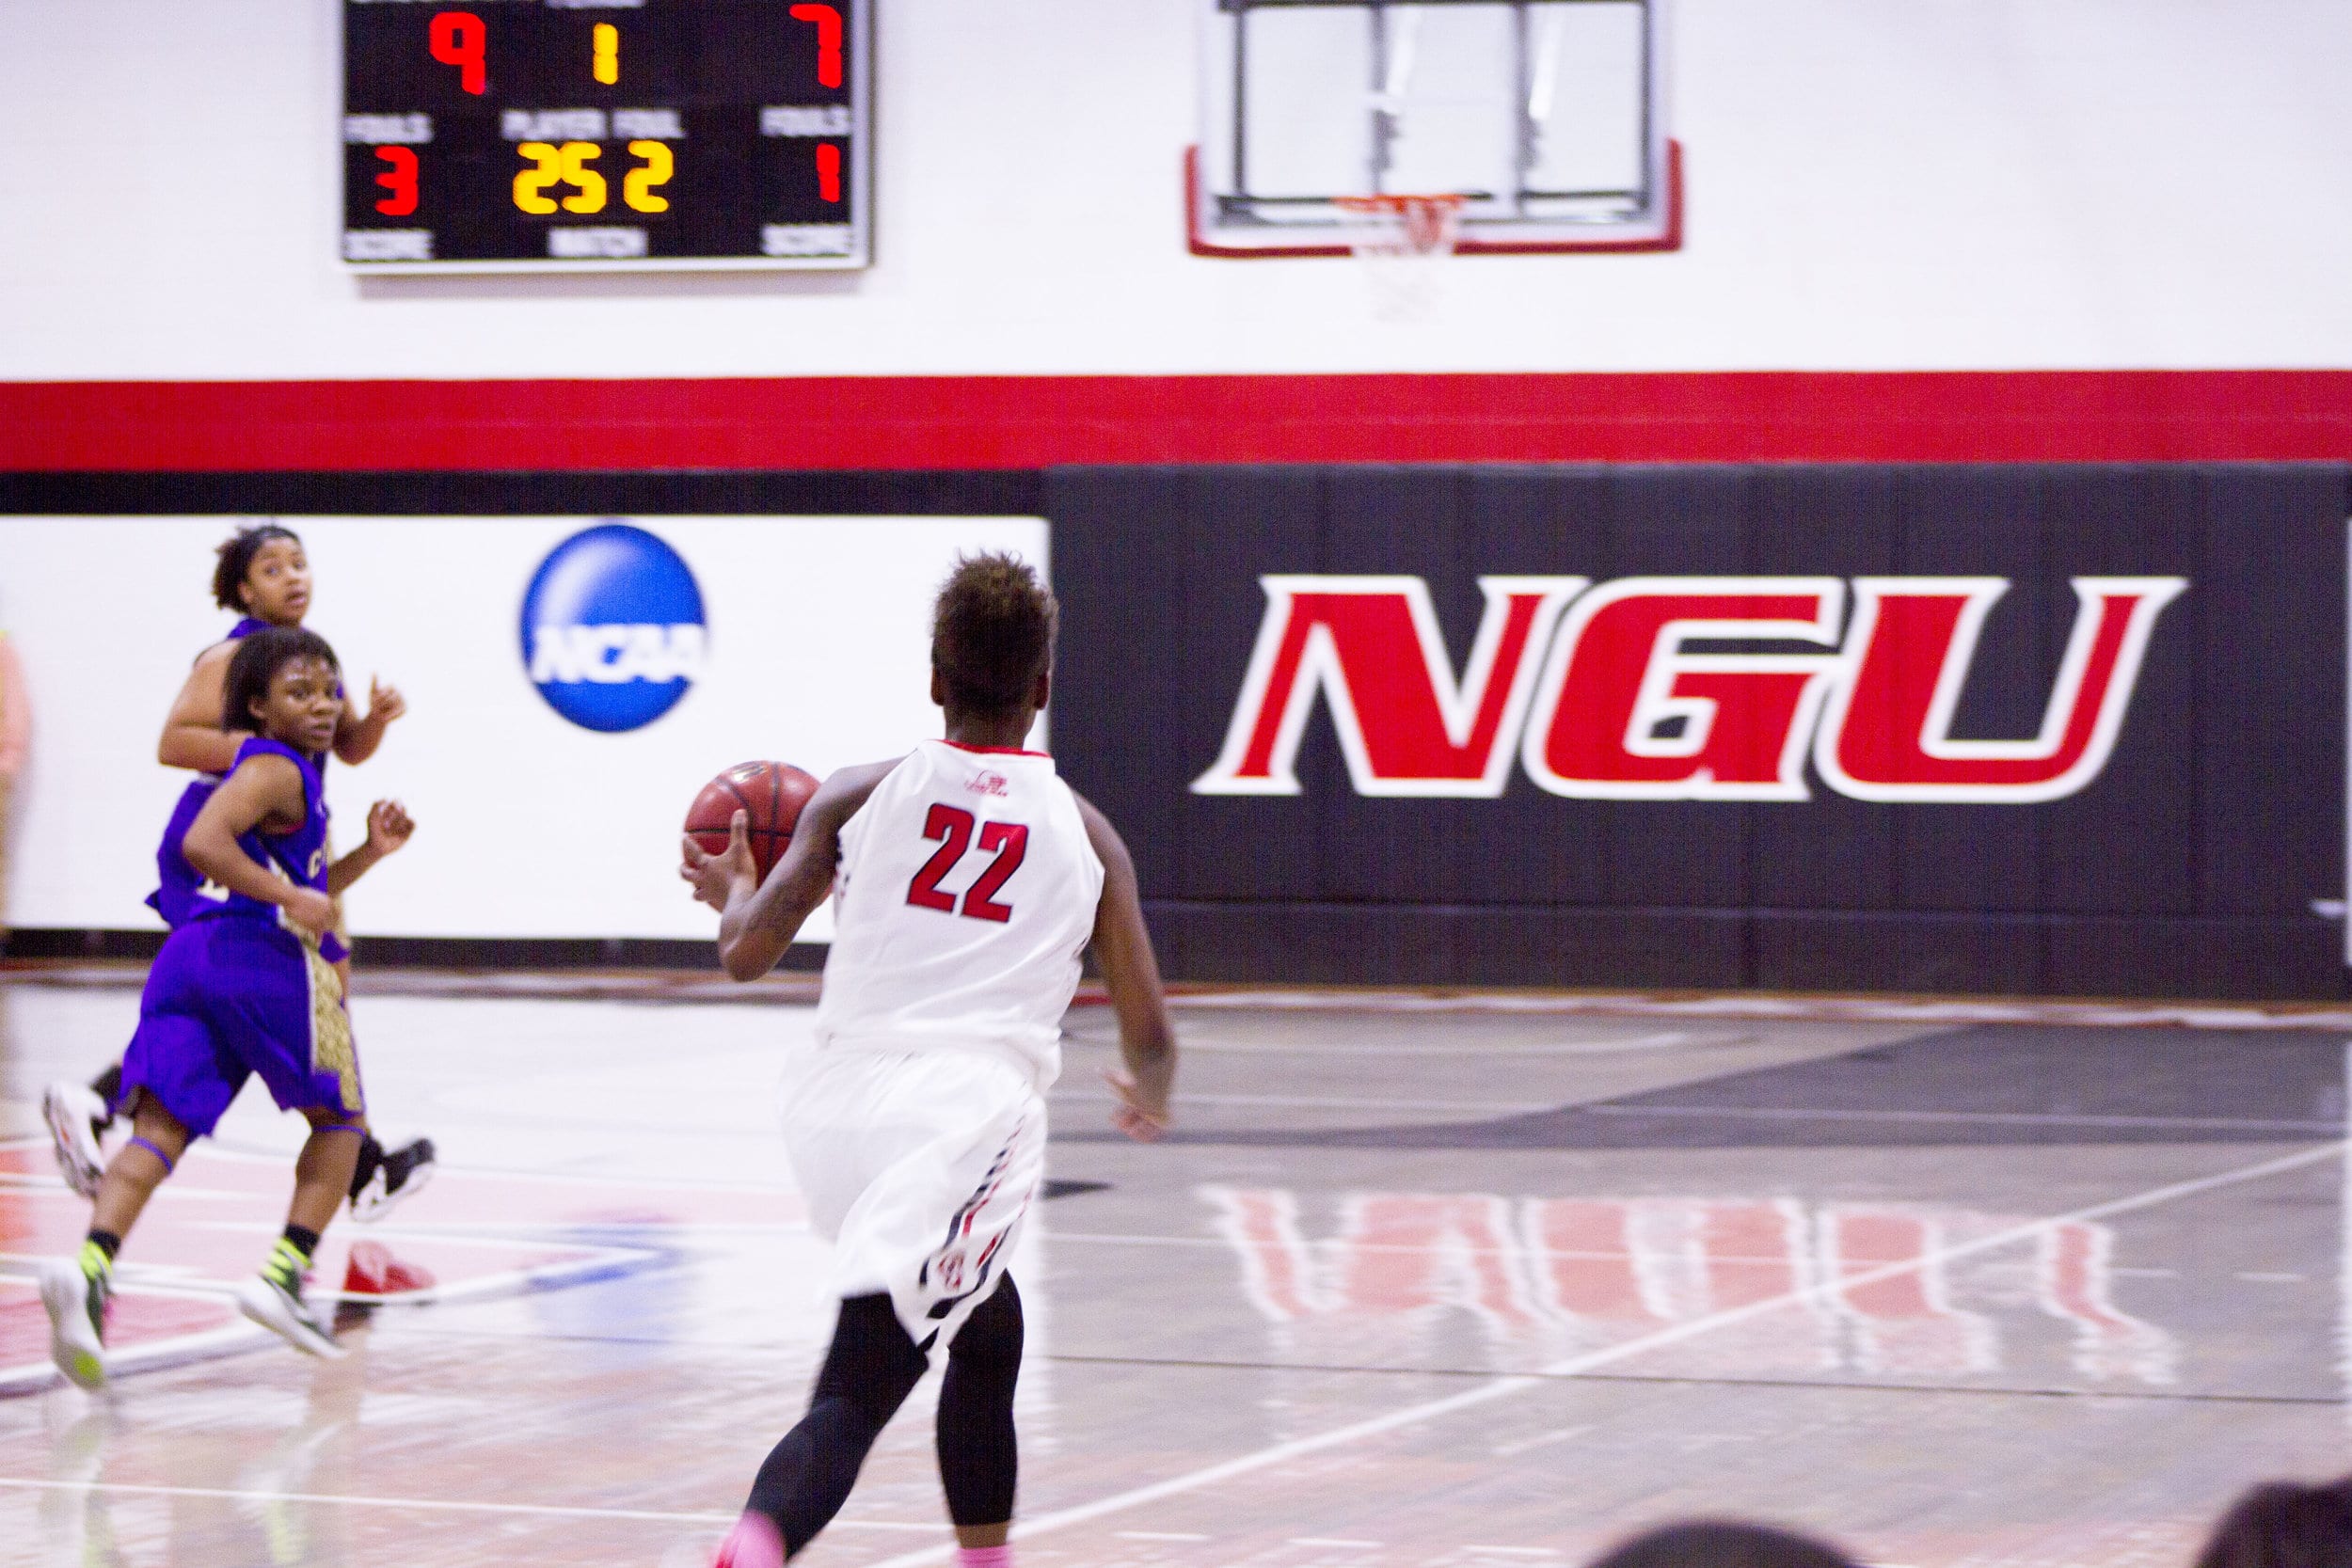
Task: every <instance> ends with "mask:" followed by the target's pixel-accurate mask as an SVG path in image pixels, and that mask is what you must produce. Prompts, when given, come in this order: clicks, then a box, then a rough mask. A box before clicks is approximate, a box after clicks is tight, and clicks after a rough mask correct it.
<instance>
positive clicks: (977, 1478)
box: [938, 1275, 1025, 1525]
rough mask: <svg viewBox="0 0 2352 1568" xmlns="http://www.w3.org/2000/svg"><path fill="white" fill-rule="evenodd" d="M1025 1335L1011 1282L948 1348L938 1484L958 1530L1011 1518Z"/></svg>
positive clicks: (1017, 1466)
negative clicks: (1015, 1413)
mask: <svg viewBox="0 0 2352 1568" xmlns="http://www.w3.org/2000/svg"><path fill="white" fill-rule="evenodd" d="M1024 1337H1025V1327H1024V1324H1023V1322H1022V1316H1021V1292H1020V1291H1018V1290H1016V1289H1015V1288H1014V1286H1013V1283H1012V1277H1011V1276H1010V1275H1007V1276H1006V1277H1005V1280H1004V1283H1002V1284H1000V1285H998V1286H997V1287H996V1290H995V1293H993V1295H991V1296H990V1297H989V1298H988V1299H987V1300H986V1301H984V1302H982V1303H981V1304H980V1305H979V1306H978V1307H976V1308H974V1309H973V1312H972V1316H971V1318H970V1319H969V1320H967V1321H966V1322H965V1323H964V1325H963V1330H962V1332H961V1333H960V1334H958V1335H957V1336H956V1338H955V1341H954V1342H953V1343H952V1344H950V1345H949V1346H948V1348H947V1376H946V1383H945V1384H944V1385H942V1386H941V1388H940V1390H939V1434H938V1444H939V1479H940V1483H941V1485H942V1486H943V1487H944V1488H945V1489H946V1494H947V1516H948V1517H949V1518H950V1519H952V1520H954V1521H955V1522H956V1523H957V1524H959V1525H998V1524H1003V1523H1004V1522H1005V1521H1006V1520H1008V1519H1010V1518H1011V1517H1012V1503H1013V1494H1014V1492H1015V1490H1016V1489H1017V1487H1018V1484H1019V1481H1020V1472H1021V1458H1020V1447H1019V1444H1018V1442H1017V1441H1016V1440H1015V1437H1014V1435H1013V1426H1012V1400H1013V1394H1014V1392H1015V1391H1016V1390H1017V1388H1018V1387H1019V1386H1020V1382H1021V1348H1022V1341H1023V1338H1024Z"/></svg>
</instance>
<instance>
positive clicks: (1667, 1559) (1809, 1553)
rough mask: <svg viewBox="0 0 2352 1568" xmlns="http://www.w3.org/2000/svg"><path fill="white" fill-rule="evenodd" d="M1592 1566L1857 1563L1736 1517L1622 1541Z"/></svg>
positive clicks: (1797, 1567) (1740, 1567)
mask: <svg viewBox="0 0 2352 1568" xmlns="http://www.w3.org/2000/svg"><path fill="white" fill-rule="evenodd" d="M1591 1568H1854V1565H1853V1560H1851V1558H1849V1557H1847V1556H1846V1555H1845V1554H1844V1553H1843V1552H1840V1551H1839V1550H1837V1548H1836V1547H1835V1546H1831V1545H1829V1544H1826V1543H1823V1542H1820V1541H1816V1540H1814V1539H1813V1538H1812V1537H1810V1536H1805V1535H1797V1534H1793V1533H1791V1532H1790V1531H1788V1530H1781V1529H1773V1528H1771V1527H1769V1526H1765V1525H1750V1524H1744V1523H1742V1522H1740V1521H1739V1520H1735V1519H1694V1520H1692V1521H1691V1522H1689V1523H1688V1524H1680V1525H1666V1526H1663V1527H1661V1528H1658V1529H1654V1530H1650V1531H1648V1532H1646V1533H1645V1534H1642V1535H1637V1536H1635V1537H1634V1538H1633V1539H1632V1540H1630V1541H1627V1542H1623V1543H1620V1544H1618V1545H1617V1546H1616V1547H1615V1548H1614V1549H1613V1550H1612V1551H1610V1552H1609V1553H1608V1555H1606V1556H1605V1557H1601V1558H1598V1559H1596V1560H1594V1562H1593V1563H1592V1565H1591Z"/></svg>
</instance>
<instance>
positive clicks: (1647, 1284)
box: [1200, 1186, 2179, 1384]
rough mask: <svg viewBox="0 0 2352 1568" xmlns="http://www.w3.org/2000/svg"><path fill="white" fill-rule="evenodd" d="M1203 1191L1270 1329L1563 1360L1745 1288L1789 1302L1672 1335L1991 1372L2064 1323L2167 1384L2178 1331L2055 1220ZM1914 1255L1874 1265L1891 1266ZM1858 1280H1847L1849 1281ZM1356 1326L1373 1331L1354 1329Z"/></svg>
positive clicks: (1722, 1352) (1766, 1359) (1724, 1202)
mask: <svg viewBox="0 0 2352 1568" xmlns="http://www.w3.org/2000/svg"><path fill="white" fill-rule="evenodd" d="M1200 1193H1201V1196H1202V1197H1203V1198H1204V1199H1205V1200H1206V1201H1207V1202H1208V1203H1209V1205H1210V1206H1211V1208H1212V1209H1213V1210H1214V1211H1215V1212H1216V1226H1217V1229H1218V1232H1219V1233H1220V1234H1221V1235H1222V1236H1223V1237H1224V1238H1225V1239H1226V1241H1227V1242H1228V1243H1231V1244H1232V1248H1233V1250H1234V1252H1235V1254H1236V1256H1237V1258H1238V1260H1239V1262H1240V1265H1241V1275H1242V1285H1243V1290H1244V1292H1245V1294H1247V1295H1248V1298H1249V1300H1250V1302H1251V1304H1252V1305H1253V1306H1255V1307H1257V1309H1258V1311H1259V1312H1260V1313H1261V1314H1262V1315H1263V1316H1264V1317H1265V1318H1266V1319H1267V1320H1268V1321H1270V1322H1272V1323H1278V1324H1280V1325H1282V1326H1283V1332H1284V1334H1285V1335H1286V1336H1288V1337H1290V1338H1293V1339H1294V1340H1296V1339H1311V1338H1314V1337H1315V1336H1316V1335H1317V1334H1318V1333H1319V1332H1321V1331H1323V1330H1326V1329H1327V1330H1329V1331H1331V1332H1332V1333H1333V1336H1334V1343H1333V1349H1334V1351H1335V1352H1337V1351H1340V1350H1341V1349H1343V1347H1344V1346H1346V1345H1351V1344H1352V1345H1354V1346H1356V1347H1357V1349H1358V1351H1359V1353H1360V1352H1361V1351H1362V1350H1364V1349H1367V1348H1370V1349H1374V1350H1377V1349H1378V1348H1380V1344H1379V1341H1380V1338H1381V1336H1382V1334H1383V1332H1384V1331H1388V1332H1390V1333H1392V1334H1393V1336H1394V1338H1395V1339H1396V1341H1397V1342H1396V1343H1395V1344H1394V1345H1393V1346H1392V1347H1391V1348H1393V1349H1395V1350H1397V1351H1400V1352H1401V1351H1406V1350H1409V1349H1414V1348H1416V1347H1421V1348H1425V1347H1426V1345H1427V1343H1428V1341H1429V1340H1430V1338H1432V1337H1433V1336H1434V1335H1435V1334H1437V1333H1438V1331H1439V1325H1441V1324H1442V1323H1444V1322H1445V1321H1446V1320H1447V1319H1448V1318H1449V1316H1450V1315H1452V1314H1454V1313H1467V1314H1469V1315H1470V1317H1471V1318H1472V1319H1473V1320H1474V1321H1475V1322H1476V1323H1478V1324H1479V1326H1480V1330H1481V1332H1483V1333H1484V1335H1485V1336H1486V1338H1487V1339H1488V1340H1489V1341H1490V1342H1491V1343H1492V1344H1493V1345H1494V1347H1495V1348H1496V1349H1497V1350H1508V1351H1513V1352H1525V1351H1528V1350H1531V1349H1532V1350H1535V1351H1537V1352H1539V1353H1541V1354H1575V1353H1577V1352H1581V1351H1587V1350H1595V1349H1599V1348H1602V1347H1605V1346H1608V1345H1612V1344H1615V1343H1619V1342H1622V1341H1625V1340H1629V1339H1635V1338H1641V1337H1642V1336H1644V1335H1646V1334H1650V1333H1654V1332H1657V1331H1658V1330H1661V1329H1663V1328H1668V1327H1671V1326H1673V1325H1676V1324H1679V1323H1693V1322H1696V1321H1698V1320H1700V1319H1704V1318H1708V1317H1710V1316H1713V1315H1715V1314H1718V1313H1723V1312H1727V1311H1730V1310H1733V1309H1736V1308H1740V1307H1750V1306H1754V1305H1756V1304H1758V1303H1763V1302H1770V1301H1774V1300H1779V1299H1782V1298H1787V1297H1792V1296H1793V1297H1797V1298H1798V1299H1796V1300H1792V1301H1790V1302H1789V1303H1788V1307H1786V1309H1785V1310H1777V1311H1766V1312H1762V1313H1759V1314H1758V1315H1757V1316H1756V1317H1753V1318H1750V1319H1746V1320H1744V1321H1740V1322H1735V1323H1727V1324H1726V1325H1725V1326H1724V1327H1723V1328H1722V1329H1720V1330H1718V1331H1716V1332H1712V1333H1709V1334H1706V1335H1703V1336H1700V1337H1698V1338H1693V1339H1691V1340H1689V1341H1687V1342H1685V1343H1682V1344H1679V1345H1676V1346H1674V1347H1672V1348H1671V1349H1670V1350H1665V1351H1661V1353H1660V1354H1661V1355H1670V1356H1671V1357H1673V1359H1674V1364H1675V1365H1676V1366H1677V1367H1685V1368H1692V1367H1694V1368H1696V1369H1699V1370H1707V1371H1709V1372H1714V1373H1719V1374H1724V1375H1735V1376H1740V1375H1744V1376H1773V1375H1796V1374H1801V1373H1806V1372H1816V1373H1818V1372H1835V1371H1851V1372H1863V1373H1870V1374H1874V1375H1880V1376H1911V1377H1955V1376H1962V1375H1966V1374H1970V1373H1982V1372H1994V1371H1999V1370H2003V1369H2004V1365H2005V1354H2004V1328H2005V1327H2007V1328H2009V1329H2010V1334H2009V1336H2008V1338H2009V1340H2010V1347H2011V1353H2010V1359H2014V1358H2015V1355H2014V1347H2015V1344H2016V1341H2017V1340H2019V1339H2021V1338H2025V1332H2024V1330H2025V1325H2026V1323H2029V1322H2032V1321H2035V1320H2037V1319H2038V1320H2040V1321H2044V1322H2049V1321H2054V1322H2056V1323H2058V1324H2059V1325H2061V1326H2062V1327H2063V1328H2064V1329H2065V1330H2066V1331H2067V1333H2068V1353H2067V1355H2068V1361H2069V1363H2070V1365H2071V1367H2072V1369H2073V1370H2074V1373H2075V1374H2076V1375H2078V1376H2081V1377H2084V1378H2089V1379H2093V1380H2101V1381H2105V1380H2112V1379H2126V1380H2130V1381H2133V1382H2137V1383H2141V1384H2167V1383H2170V1382H2171V1381H2173V1379H2174V1377H2175V1375H2176V1368H2177V1363H2178V1359H2179V1347H2178V1344H2177V1342H2176V1340H2175V1339H2174V1337H2173V1336H2172V1335H2171V1334H2170V1333H2169V1332H2168V1331H2166V1330H2164V1329H2162V1328H2159V1327H2157V1326H2155V1325H2154V1324H2153V1323H2146V1322H2143V1321H2142V1320H2140V1319H2138V1318H2135V1317H2133V1316H2132V1315H2131V1314H2129V1313H2127V1312H2125V1311H2123V1310H2122V1308H2120V1307H2117V1306H2116V1304H2115V1298H2114V1277H2115V1276H2114V1272H2113V1256H2114V1235H2113V1232H2112V1231H2111V1230H2110V1229H2109V1228H2108V1227H2106V1226H2104V1225H2098V1224H2090V1223H2084V1222H2079V1221H2064V1222H2058V1223H2053V1224H2051V1225H2049V1226H2046V1227H2042V1229H2040V1230H2039V1231H2037V1232H2036V1233H2035V1235H2034V1236H2033V1237H2032V1238H2031V1239H2030V1240H2029V1241H2021V1242H2020V1243H2017V1244H2016V1245H2015V1246H2002V1247H1995V1248H1993V1249H1991V1250H1989V1251H1985V1252H1980V1253H1976V1254H1972V1255H1969V1256H1965V1257H1961V1258H1946V1257H1944V1256H1942V1255H1943V1254H1944V1253H1945V1252H1946V1251H1947V1249H1950V1248H1953V1247H1955V1246H1959V1245H1962V1244H1964V1243H1969V1242H1971V1241H1973V1240H1976V1239H1978V1238H1980V1237H1984V1236H1989V1235H1993V1234H1995V1233H1997V1232H1999V1231H2001V1230H2004V1229H2008V1228H2010V1227H2014V1226H2016V1225H2018V1224H2019V1223H2020V1221H2019V1220H2018V1218H2017V1217H2015V1216H2012V1215H2004V1214H1993V1213H1987V1212H1981V1211H1979V1210H1973V1209H1961V1208H1953V1207H1948V1206H1942V1205H1934V1204H1911V1203H1885V1204H1871V1203H1823V1204H1807V1203H1805V1202H1803V1201H1801V1200H1799V1199H1795V1198H1786V1197H1783V1198H1677V1197H1643V1198H1534V1197H1521V1198H1513V1197H1502V1196H1494V1195H1491V1194H1480V1193H1469V1194H1422V1193H1360V1192H1359V1193H1347V1194H1343V1195H1341V1196H1339V1197H1338V1198H1337V1199H1336V1201H1335V1205H1334V1207H1335V1220H1336V1224H1335V1227H1334V1229H1333V1232H1332V1233H1331V1234H1329V1235H1327V1236H1325V1237H1323V1238H1321V1239H1319V1240H1310V1239H1309V1237H1308V1235H1307V1232H1306V1228H1305V1227H1304V1226H1303V1224H1302V1222H1301V1219H1300V1214H1299V1201H1298V1197H1297V1195H1295V1193H1293V1192H1291V1191H1289V1190H1287V1189H1284V1188H1263V1187H1229V1186H1209V1187H1203V1188H1201V1189H1200ZM1906 1263H1916V1265H1917V1266H1916V1267H1914V1268H1909V1269H1906V1270H1904V1271H1903V1272H1901V1273H1898V1274H1895V1275H1891V1276H1885V1277H1870V1278H1864V1277H1863V1276H1864V1275H1876V1274H1877V1272H1878V1271H1881V1270H1883V1269H1885V1268H1886V1267H1887V1266H1888V1265H1890V1264H1895V1265H1899V1264H1906ZM1845 1281H1852V1283H1851V1284H1849V1283H1844V1282H1845ZM1367 1335H1370V1336H1371V1337H1372V1338H1371V1339H1370V1340H1369V1341H1368V1340H1367V1338H1366V1337H1367Z"/></svg>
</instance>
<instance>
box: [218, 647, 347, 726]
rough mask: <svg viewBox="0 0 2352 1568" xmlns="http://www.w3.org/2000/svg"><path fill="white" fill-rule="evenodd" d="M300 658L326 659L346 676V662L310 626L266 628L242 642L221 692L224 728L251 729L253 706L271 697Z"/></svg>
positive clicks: (230, 663)
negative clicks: (273, 688)
mask: <svg viewBox="0 0 2352 1568" xmlns="http://www.w3.org/2000/svg"><path fill="white" fill-rule="evenodd" d="M297 658H321V659H325V660H326V666H327V668H328V669H330V670H333V671H334V672H335V673H337V674H341V673H342V668H343V667H342V660H340V659H338V658H337V657H335V650H334V649H333V648H330V647H328V646H327V644H326V638H324V637H321V636H320V635H319V634H318V633H317V632H314V631H312V630H310V628H309V627H308V626H263V627H262V629H261V630H260V631H257V632H255V633H254V634H253V635H252V636H250V637H247V638H245V639H244V640H243V641H239V642H238V644H237V651H236V653H235V654H234V655H232V656H231V657H230V660H229V677H228V680H227V682H226V683H225V684H224V686H223V688H222V689H221V699H220V727H221V728H222V729H224V730H249V729H251V728H252V727H253V705H254V704H255V703H258V702H260V701H261V700H262V698H264V697H266V696H268V695H269V683H270V682H271V681H273V680H276V679H277V678H278V671H280V670H282V669H284V668H285V667H286V666H287V665H289V664H292V663H293V662H294V660H295V659H297Z"/></svg>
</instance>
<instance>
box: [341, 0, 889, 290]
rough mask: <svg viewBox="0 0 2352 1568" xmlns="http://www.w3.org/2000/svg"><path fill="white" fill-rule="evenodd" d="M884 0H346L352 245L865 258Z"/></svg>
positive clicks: (499, 253) (729, 262)
mask: <svg viewBox="0 0 2352 1568" xmlns="http://www.w3.org/2000/svg"><path fill="white" fill-rule="evenodd" d="M870 6H871V0H728V3H726V4H723V5H714V4H711V3H710V0H642V3H639V4H632V5H626V6H621V5H597V4H594V3H588V0H574V3H572V4H570V5H564V6H556V5H544V6H508V5H498V6H491V5H474V6H466V5H454V6H446V7H443V8H431V7H430V6H426V5H415V6H410V5H399V6H389V5H382V4H374V3H369V0H345V5H344V8H343V19H344V39H343V42H344V68H343V77H344V80H343V88H344V115H343V126H342V130H343V140H344V144H345V163H344V214H343V219H344V223H343V228H344V232H343V256H344V260H345V261H349V262H352V263H353V264H355V265H358V266H362V267H391V268H399V269H404V270H417V269H428V270H429V269H434V268H451V269H455V268H467V267H516V266H530V267H540V268H558V269H561V268H565V267H574V266H597V267H610V266H615V265H619V266H631V265H636V266H775V267H813V266H824V267H848V266H862V265H864V264H866V261H867V259H868V244H867V223H866V214H867V212H868V210H869V206H870V197H869V191H868V185H869V183H870V180H869V171H870V168H871V160H870V158H869V156H868V155H867V145H868V136H867V134H866V131H867V124H868V116H867V106H866V104H867V96H868V95H867V91H866V87H867V84H868V82H869V81H870V77H871V70H870V55H871V49H870V39H871V17H870Z"/></svg>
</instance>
